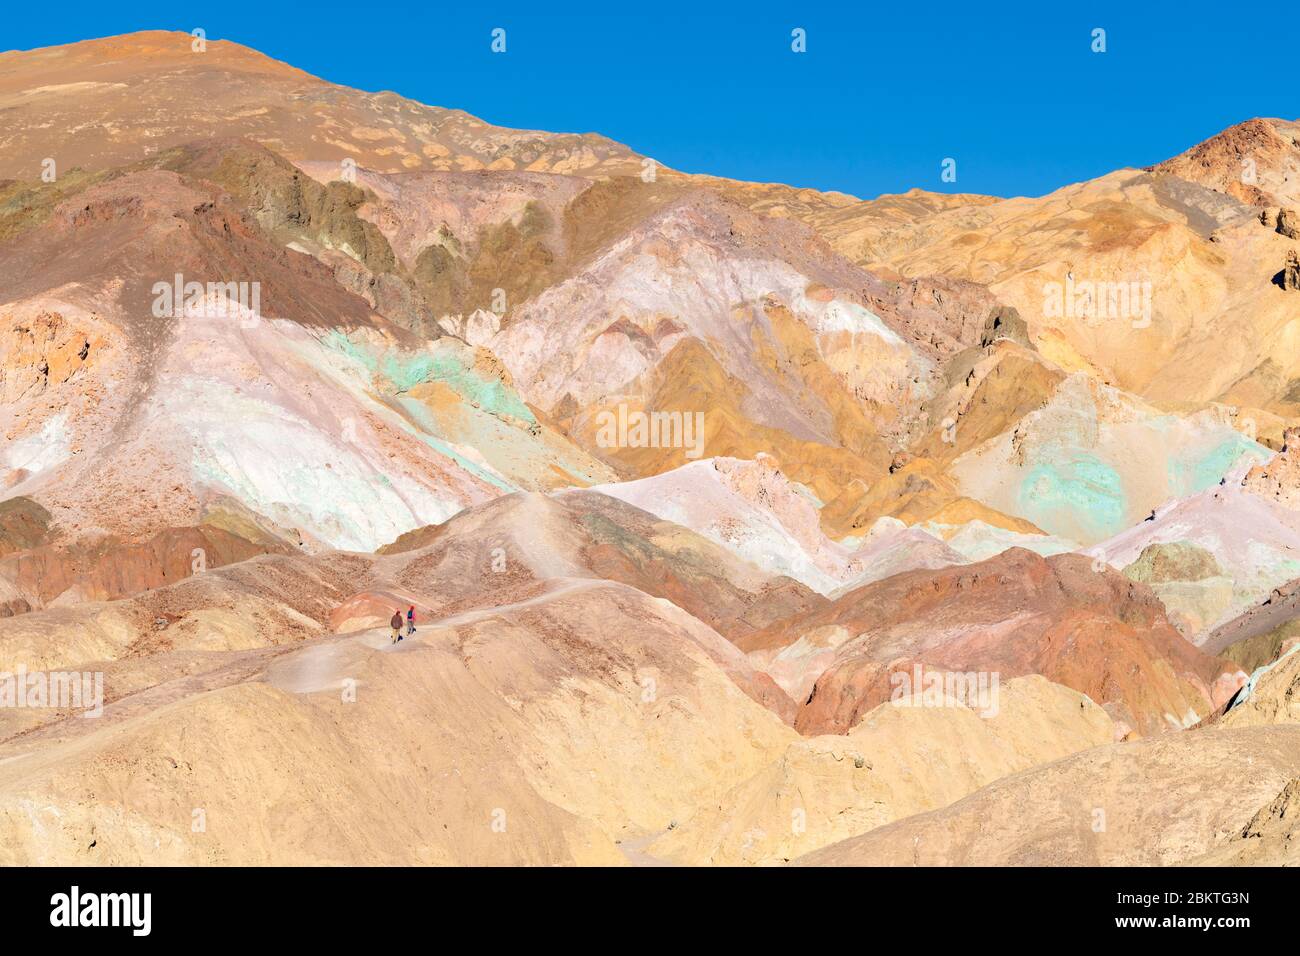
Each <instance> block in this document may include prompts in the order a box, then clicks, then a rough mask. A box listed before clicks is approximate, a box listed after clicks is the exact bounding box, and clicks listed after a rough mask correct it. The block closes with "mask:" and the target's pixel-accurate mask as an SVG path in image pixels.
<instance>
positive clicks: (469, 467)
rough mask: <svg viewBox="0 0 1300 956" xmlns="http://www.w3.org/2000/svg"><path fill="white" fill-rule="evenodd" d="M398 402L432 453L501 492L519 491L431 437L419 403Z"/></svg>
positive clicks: (426, 413) (426, 416) (426, 414)
mask: <svg viewBox="0 0 1300 956" xmlns="http://www.w3.org/2000/svg"><path fill="white" fill-rule="evenodd" d="M398 401H400V402H401V404H402V408H403V409H405V410H406V413H407V414H408V415H410V417H411V419H412V421H414V422H415V423H416V424H417V425H419V426H420V430H419V431H418V432H416V435H417V437H418V438H419V439H420V440H421V441H423V442H424V443H425V444H426V445H428V446H429V447H430V448H432V449H433V450H434V451H436V452H437V453H438V454H440V455H445V456H446V457H448V458H450V459H451V460H452V461H454V462H456V464H458V465H460V467H461V468H464V469H465V470H466V471H468V472H469V473H470V474H472V475H475V476H477V477H479V478H481V479H483V480H484V481H486V482H488V483H489V484H491V485H495V486H496V487H497V488H500V489H501V490H502V491H505V492H512V491H518V490H519V489H518V488H516V487H515V486H514V485H512V484H510V483H509V482H507V481H505V480H503V479H502V478H501V477H500V476H498V475H495V474H493V473H492V472H490V471H487V470H486V469H484V468H483V467H482V466H481V465H479V464H476V463H475V462H472V461H470V460H469V459H468V458H466V457H465V456H464V455H461V454H460V453H458V452H457V451H456V449H454V448H452V447H451V446H450V445H448V444H447V443H446V442H443V441H441V440H439V439H437V438H434V437H433V435H432V434H430V432H432V431H433V422H432V421H431V420H430V417H429V410H428V409H427V408H425V407H424V405H423V404H422V403H421V402H419V401H417V400H416V399H413V398H401V399H398Z"/></svg>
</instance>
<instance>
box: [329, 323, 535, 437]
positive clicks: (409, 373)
mask: <svg viewBox="0 0 1300 956" xmlns="http://www.w3.org/2000/svg"><path fill="white" fill-rule="evenodd" d="M325 344H326V345H327V346H328V347H329V348H332V349H334V350H335V351H337V352H339V353H341V354H343V355H346V356H347V357H348V358H350V359H352V360H353V361H354V362H356V363H357V364H358V365H360V366H361V367H362V368H364V369H365V370H366V371H367V372H369V373H370V374H371V375H372V376H383V377H384V378H386V379H388V381H389V382H391V383H392V386H393V390H394V391H396V392H398V393H399V394H400V393H402V392H409V391H410V390H411V389H412V388H414V387H415V386H416V385H419V384H421V383H422V382H441V383H442V384H444V385H446V386H447V387H448V388H450V389H452V390H453V391H454V392H456V394H458V395H460V396H461V397H462V398H464V399H465V401H467V402H470V403H472V404H474V405H477V406H478V407H480V408H482V409H483V410H484V411H487V412H489V413H490V414H494V415H510V416H511V417H513V418H518V419H522V420H523V421H525V422H528V423H529V424H533V423H535V422H536V421H537V419H536V417H535V416H534V415H533V413H532V411H531V410H530V409H529V408H528V406H527V405H525V404H524V403H523V401H522V400H521V399H520V398H519V395H518V394H517V393H516V392H515V391H514V390H513V389H511V388H510V387H509V386H507V385H506V384H505V383H504V382H502V381H501V380H500V379H498V378H496V377H493V376H486V375H483V374H481V373H479V372H478V371H476V370H475V369H473V368H471V367H467V366H466V365H465V363H464V362H463V361H462V358H463V356H462V355H461V354H459V353H458V352H456V351H455V350H452V349H441V350H439V351H436V352H414V353H412V352H399V351H396V350H387V351H385V352H384V353H383V354H382V356H381V355H379V354H376V352H375V351H373V350H371V349H368V348H366V347H365V346H364V345H361V344H358V343H357V342H355V341H353V340H352V339H350V338H348V337H347V336H346V335H344V334H343V333H342V332H340V331H338V330H337V329H335V330H332V331H331V332H330V333H329V334H328V335H327V336H326V338H325Z"/></svg>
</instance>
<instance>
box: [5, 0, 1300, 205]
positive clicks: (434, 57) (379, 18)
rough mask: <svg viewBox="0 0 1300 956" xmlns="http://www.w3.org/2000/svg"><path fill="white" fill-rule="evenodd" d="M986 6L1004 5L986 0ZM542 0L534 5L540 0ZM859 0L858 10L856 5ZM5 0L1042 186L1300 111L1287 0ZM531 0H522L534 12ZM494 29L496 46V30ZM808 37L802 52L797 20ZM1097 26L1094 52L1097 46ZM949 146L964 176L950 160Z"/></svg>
mask: <svg viewBox="0 0 1300 956" xmlns="http://www.w3.org/2000/svg"><path fill="white" fill-rule="evenodd" d="M995 6H998V7H1000V9H996V10H995V9H993V8H994V7H995ZM548 7H549V8H550V9H548V10H547V11H546V12H545V13H537V12H536V11H537V10H539V9H544V8H548ZM846 7H848V9H846ZM1240 9H1243V8H1239V7H1233V6H1231V5H1225V4H1223V3H1221V2H1220V3H1217V4H1213V5H1211V4H1208V3H1206V4H1200V3H1179V4H1175V3H1152V2H1145V3H1133V2H1129V3H1074V2H1068V0H1067V2H1051V0H1048V2H1043V3H1038V4H1002V5H997V4H993V3H978V4H974V3H944V2H929V3H920V2H912V3H896V2H894V3H877V2H860V3H856V4H852V5H849V4H829V3H828V4H818V3H810V2H803V3H771V2H765V0H755V2H752V3H748V4H741V3H735V4H730V3H729V4H725V5H724V4H717V3H713V4H706V3H702V2H697V3H680V2H676V0H663V2H655V3H649V2H647V3H640V2H636V0H623V2H618V3H611V2H606V3H603V4H599V5H597V4H589V3H585V2H563V3H556V4H539V3H532V4H522V3H517V4H493V3H473V2H460V3H456V4H443V3H439V2H428V3H423V4H418V5H414V4H412V5H408V4H392V3H370V4H367V3H360V2H355V0H354V2H351V3H332V2H329V0H320V2H313V3H311V4H306V5H298V4H294V5H292V6H290V5H280V4H274V3H269V2H262V3H248V2H242V0H227V2H223V3H191V4H186V3H176V2H168V3H157V2H152V0H137V2H132V3H130V4H121V5H115V4H104V3H95V4H85V5H84V7H83V6H82V5H78V4H75V3H73V4H60V5H58V6H49V5H45V4H31V3H15V4H11V5H10V6H9V7H8V9H7V10H6V13H5V16H4V18H3V20H2V21H0V49H28V48H31V47H36V46H47V45H50V44H56V43H66V42H71V41H73V40H78V39H86V38H90V37H97V36H106V35H110V34H115V33H125V32H129V31H132V30H140V29H160V28H161V29H180V30H190V29H192V28H194V27H202V28H204V29H205V30H206V31H207V34H208V37H209V38H211V39H229V40H235V41H237V42H240V43H244V44H247V45H249V46H252V47H255V48H257V49H259V50H261V51H262V52H264V53H267V54H269V55H271V56H274V57H276V58H277V59H282V60H286V61H288V62H290V63H293V64H294V65H295V66H299V67H301V68H303V69H305V70H307V71H309V72H311V73H315V74H317V75H319V76H322V77H324V78H325V79H328V80H331V81H333V82H336V83H343V84H346V85H349V86H355V87H359V88H361V89H366V90H381V89H389V90H394V91H396V92H398V93H401V94H403V95H405V96H410V97H412V98H414V99H418V100H421V101H423V102H426V103H431V104H435V105H439V106H450V107H457V108H460V109H464V110H467V111H469V112H471V113H474V114H476V115H478V116H480V117H482V118H483V119H485V120H488V121H489V122H493V123H497V124H500V125H504V126H515V127H523V128H530V129H547V130H557V131H576V132H588V131H590V132H599V133H603V134H605V135H607V136H609V137H611V138H613V139H616V140H619V141H620V142H624V143H627V144H628V145H629V146H631V147H632V148H633V149H635V150H637V151H638V152H641V153H645V154H647V155H650V156H653V157H655V158H656V159H658V160H659V161H660V162H662V163H665V164H667V165H669V166H672V167H675V168H678V169H682V170H687V171H690V172H704V173H713V174H717V175H723V176H731V177H735V178H738V179H748V180H757V181H764V182H785V183H790V184H793V185H796V186H812V187H816V188H818V189H839V190H842V191H844V192H849V193H853V194H855V195H858V196H862V197H864V198H870V197H873V196H876V195H879V194H880V193H886V192H902V191H904V190H906V189H909V188H911V187H913V186H919V187H921V188H923V189H933V190H939V191H948V192H952V191H957V192H978V193H990V194H995V195H1002V196H1007V195H1040V194H1042V193H1045V192H1050V191H1051V190H1052V189H1055V188H1057V187H1058V186H1061V185H1064V184H1065V183H1069V182H1075V181H1078V180H1081V179H1088V178H1091V177H1094V176H1097V175H1100V174H1102V173H1105V172H1108V171H1110V170H1112V169H1116V168H1119V167H1121V166H1139V165H1147V164H1150V163H1153V162H1158V161H1159V160H1161V159H1164V158H1166V157H1168V156H1171V155H1174V154H1176V153H1178V152H1181V151H1182V150H1184V149H1186V148H1187V147H1188V146H1190V145H1192V144H1193V143H1196V142H1198V141H1199V140H1201V139H1204V138H1206V137H1207V136H1211V135H1213V134H1214V133H1216V132H1218V131H1219V130H1221V129H1223V128H1224V127H1225V126H1229V125H1231V124H1233V123H1236V122H1239V121H1241V120H1244V119H1248V118H1250V117H1252V116H1284V117H1286V118H1288V119H1294V118H1296V117H1298V116H1300V95H1298V94H1300V87H1298V86H1297V85H1296V82H1295V74H1294V69H1295V66H1296V63H1295V61H1294V59H1293V58H1292V57H1291V56H1289V55H1288V54H1286V53H1285V52H1284V47H1283V45H1282V43H1283V38H1284V36H1286V35H1287V31H1288V30H1293V27H1288V26H1287V24H1288V23H1290V24H1294V22H1295V8H1294V6H1292V5H1289V4H1287V5H1283V4H1276V5H1275V4H1271V3H1268V2H1264V3H1257V4H1254V5H1251V7H1250V9H1249V15H1238V12H1239V10H1240ZM530 11H531V12H530ZM496 27H501V28H504V29H505V30H506V52H505V53H504V54H494V53H492V52H491V49H490V44H491V31H492V30H493V28H496ZM796 27H798V28H802V29H804V30H805V31H806V36H807V52H806V53H801V54H800V53H794V52H792V51H791V30H792V29H794V28H796ZM1094 28H1102V29H1104V30H1105V31H1106V52H1105V53H1093V52H1092V50H1091V44H1092V31H1093V29H1094ZM946 158H952V159H954V160H955V161H956V173H957V179H956V182H952V183H948V182H943V181H942V180H941V169H942V163H943V160H944V159H946Z"/></svg>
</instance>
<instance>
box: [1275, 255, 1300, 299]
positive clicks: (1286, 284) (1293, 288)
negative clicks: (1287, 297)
mask: <svg viewBox="0 0 1300 956" xmlns="http://www.w3.org/2000/svg"><path fill="white" fill-rule="evenodd" d="M1279 280H1280V284H1281V286H1282V288H1283V289H1285V290H1286V291H1287V292H1300V256H1298V255H1296V251H1295V250H1294V249H1292V250H1291V251H1290V252H1288V253H1287V254H1286V265H1285V266H1283V267H1282V272H1281V274H1280V276H1279Z"/></svg>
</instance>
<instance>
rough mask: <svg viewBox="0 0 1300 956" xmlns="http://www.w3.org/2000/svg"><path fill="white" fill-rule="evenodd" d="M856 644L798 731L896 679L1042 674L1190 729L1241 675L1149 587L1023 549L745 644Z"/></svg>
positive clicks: (839, 724) (892, 582)
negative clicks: (842, 634)
mask: <svg viewBox="0 0 1300 956" xmlns="http://www.w3.org/2000/svg"><path fill="white" fill-rule="evenodd" d="M827 626H838V627H842V628H845V629H846V630H847V632H848V635H849V638H848V640H847V641H845V642H844V643H843V644H842V645H841V646H840V647H839V648H838V651H837V653H836V654H835V656H834V657H833V659H832V660H831V661H830V662H829V663H827V662H826V661H825V659H824V658H818V657H810V658H809V661H810V665H811V666H815V667H823V668H824V669H823V670H822V671H821V673H820V676H818V677H817V679H816V683H815V685H814V687H813V690H812V693H811V694H810V696H809V697H808V699H807V700H806V701H804V703H803V705H802V707H801V709H800V712H799V718H798V721H797V722H796V727H798V729H799V730H800V731H802V732H804V733H844V732H846V731H847V730H849V729H850V728H852V727H853V726H854V724H855V723H856V722H857V720H858V719H859V718H860V717H861V716H862V715H863V714H865V713H866V712H867V711H869V710H870V709H871V708H872V707H875V706H876V705H877V704H879V703H881V702H883V701H886V700H889V699H890V698H891V696H893V695H894V692H895V690H896V689H897V688H898V687H899V686H900V683H901V680H900V678H899V677H898V676H897V675H898V674H911V673H913V671H914V669H915V668H916V667H918V666H919V667H920V668H921V669H922V671H923V672H924V671H930V670H934V671H944V672H960V673H970V672H977V673H979V672H983V673H984V674H987V675H990V677H991V676H992V675H994V674H996V675H997V677H998V680H1005V679H1008V678H1011V677H1017V676H1021V675H1024V674H1042V675H1044V676H1045V677H1047V678H1049V679H1050V680H1053V681H1055V682H1057V683H1061V684H1064V685H1066V686H1067V687H1072V688H1074V689H1075V690H1077V691H1080V692H1082V693H1085V694H1087V695H1088V696H1090V697H1091V698H1092V699H1093V700H1095V701H1097V702H1098V703H1100V704H1103V705H1104V706H1105V707H1106V709H1107V710H1108V711H1109V712H1110V713H1111V714H1112V716H1113V717H1114V718H1115V719H1116V721H1117V722H1120V723H1122V724H1124V725H1126V726H1127V727H1128V728H1129V729H1132V730H1135V731H1138V732H1140V733H1143V734H1147V733H1154V732H1158V731H1161V730H1165V729H1170V728H1175V727H1182V726H1184V725H1186V724H1188V723H1193V722H1195V720H1196V719H1199V717H1202V716H1204V715H1205V714H1207V713H1209V712H1210V710H1211V709H1213V708H1216V707H1219V706H1222V705H1223V704H1224V703H1226V701H1227V700H1228V699H1229V697H1230V696H1231V694H1232V692H1234V691H1235V690H1236V687H1237V685H1238V680H1237V677H1236V676H1235V675H1236V670H1235V668H1234V667H1232V666H1231V665H1229V664H1228V663H1227V662H1225V661H1222V660H1219V659H1218V658H1214V657H1210V656H1209V655H1207V654H1204V653H1202V652H1201V651H1199V650H1198V649H1197V648H1196V647H1194V646H1193V645H1192V644H1190V643H1188V642H1187V641H1186V640H1184V639H1183V638H1182V637H1181V636H1180V635H1179V634H1178V632H1177V631H1176V630H1174V628H1173V627H1172V626H1171V625H1170V624H1169V622H1168V620H1167V619H1166V618H1165V613H1164V608H1163V606H1162V605H1161V604H1160V602H1159V601H1158V600H1157V599H1156V598H1155V596H1154V595H1153V594H1152V593H1151V592H1150V590H1149V589H1147V588H1146V587H1145V586H1143V585H1140V584H1135V583H1133V582H1130V581H1129V580H1128V579H1126V578H1124V577H1123V576H1122V575H1120V574H1118V573H1116V572H1113V571H1111V570H1109V569H1104V570H1102V571H1100V572H1097V571H1094V570H1093V569H1092V564H1091V562H1090V561H1089V560H1088V559H1086V558H1083V557H1078V556H1073V555H1061V556H1058V557H1055V558H1049V559H1044V558H1041V557H1039V556H1038V555H1036V554H1033V553H1031V552H1028V551H1023V550H1019V549H1013V550H1011V551H1006V552H1004V553H1003V554H1001V555H999V556H997V557H996V558H992V559H990V560H988V561H984V562H981V563H979V564H975V565H970V566H967V567H962V568H945V569H942V570H939V571H915V572H910V573H907V574H900V575H896V576H895V577H892V578H888V579H886V580H884V581H880V582H876V583H874V584H869V585H867V586H865V587H863V588H859V589H858V590H856V591H852V592H850V593H848V594H845V595H843V596H842V597H840V598H839V599H838V600H836V601H835V602H834V603H832V604H831V605H829V606H828V607H825V608H821V609H819V610H816V611H813V612H812V613H811V614H807V615H803V616H801V617H797V618H794V619H792V620H789V621H785V622H781V623H779V624H777V625H775V626H773V627H771V628H768V629H766V630H764V631H763V632H761V633H759V634H756V635H753V636H752V637H751V638H748V639H746V640H745V641H743V642H742V646H744V647H748V648H752V649H765V650H767V651H771V650H773V649H777V648H790V647H791V645H794V644H795V643H796V642H797V641H799V640H800V638H801V637H803V636H804V635H806V634H809V633H811V632H814V631H816V629H818V628H822V627H827Z"/></svg>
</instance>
